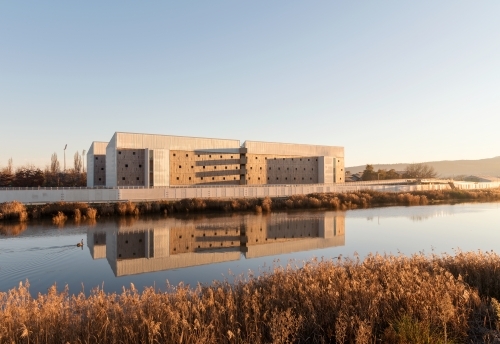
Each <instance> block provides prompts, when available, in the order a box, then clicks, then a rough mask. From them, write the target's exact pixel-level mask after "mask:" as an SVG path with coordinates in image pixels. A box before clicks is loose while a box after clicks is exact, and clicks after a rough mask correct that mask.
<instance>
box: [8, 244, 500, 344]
mask: <svg viewBox="0 0 500 344" xmlns="http://www.w3.org/2000/svg"><path fill="white" fill-rule="evenodd" d="M498 280H500V257H499V256H498V255H496V254H493V253H481V252H473V253H472V252H469V253H461V252H459V253H458V254H457V255H456V256H432V257H426V256H423V255H414V256H412V257H404V256H379V255H371V256H368V257H367V258H366V259H365V260H364V261H360V260H358V259H347V260H346V259H344V260H335V261H310V262H308V263H306V264H305V265H304V266H301V267H300V268H298V267H292V266H288V267H286V268H275V269H274V271H272V272H268V273H264V274H263V275H261V276H260V277H250V278H249V279H247V280H241V279H239V280H237V281H236V282H234V283H229V282H227V281H226V282H214V283H213V284H211V285H209V286H198V287H197V288H195V289H190V288H188V287H185V286H183V285H179V286H177V287H172V286H170V287H169V288H168V289H169V290H168V292H159V291H155V290H154V289H153V288H146V289H145V290H144V291H142V292H139V291H138V290H136V289H135V288H134V286H133V285H132V286H131V287H130V289H125V290H123V291H122V292H121V293H118V294H117V293H105V292H104V291H103V290H101V289H95V290H93V291H92V293H91V295H90V296H88V297H87V296H85V295H84V294H83V293H80V294H78V295H70V294H69V293H68V291H67V290H63V291H60V292H58V291H56V287H55V286H54V287H52V288H50V289H49V291H48V293H47V294H39V295H38V296H37V297H34V298H33V297H32V296H31V295H30V293H29V289H28V285H26V284H25V285H22V284H20V286H19V287H18V288H16V289H13V290H10V291H8V292H4V293H0V343H11V342H15V343H28V342H30V343H66V342H70V343H181V342H182V343H287V342H295V343H306V342H307V343H330V342H331V343H359V344H363V343H464V342H477V343H480V342H483V343H484V342H488V340H490V339H491V340H492V338H495V336H496V334H497V333H498V332H497V331H498V325H499V322H498V321H499V319H498V312H500V309H499V307H498V302H496V300H494V301H493V299H491V297H492V296H493V295H496V294H498V292H499V290H498V287H497V283H498ZM495 304H496V305H497V306H496V308H495Z"/></svg>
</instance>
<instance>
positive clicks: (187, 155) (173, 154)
mask: <svg viewBox="0 0 500 344" xmlns="http://www.w3.org/2000/svg"><path fill="white" fill-rule="evenodd" d="M197 155H198V158H199V157H200V154H197ZM172 156H176V155H175V153H172ZM188 157H189V154H186V158H188ZM208 157H209V158H211V157H212V155H211V154H210V155H208ZM220 158H221V159H227V157H226V158H223V157H222V155H220ZM239 158H240V157H237V158H236V159H239ZM230 159H234V158H233V155H231V158H230Z"/></svg>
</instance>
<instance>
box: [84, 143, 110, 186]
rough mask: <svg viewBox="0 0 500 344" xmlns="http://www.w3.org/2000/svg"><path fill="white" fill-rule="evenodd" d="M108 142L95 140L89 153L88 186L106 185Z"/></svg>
mask: <svg viewBox="0 0 500 344" xmlns="http://www.w3.org/2000/svg"><path fill="white" fill-rule="evenodd" d="M107 145H108V143H107V142H99V141H94V142H92V144H91V145H90V148H89V151H88V153H87V187H94V186H105V185H106V146H107Z"/></svg>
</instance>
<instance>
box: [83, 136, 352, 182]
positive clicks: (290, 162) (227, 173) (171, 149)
mask: <svg viewBox="0 0 500 344" xmlns="http://www.w3.org/2000/svg"><path fill="white" fill-rule="evenodd" d="M87 164H88V165H87V166H88V171H89V172H88V176H87V186H89V187H94V186H106V187H121V186H143V187H169V186H188V185H267V184H333V183H343V182H344V181H345V171H344V148H343V147H335V146H317V145H304V144H289V143H273V142H256V141H245V142H244V143H243V144H241V145H240V141H239V140H228V139H211V138H197V137H182V136H168V135H151V134H134V133H119V132H117V133H115V134H114V135H113V137H112V138H111V141H109V143H103V142H93V143H92V145H91V147H90V149H89V153H88V155H87ZM92 172H93V173H92Z"/></svg>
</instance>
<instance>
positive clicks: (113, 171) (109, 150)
mask: <svg viewBox="0 0 500 344" xmlns="http://www.w3.org/2000/svg"><path fill="white" fill-rule="evenodd" d="M116 148H117V134H116V133H115V134H114V135H113V137H112V138H111V140H110V141H109V143H108V145H107V146H106V186H107V187H116V186H118V184H117V182H118V180H117V166H116ZM124 148H126V147H124ZM130 148H136V147H130Z"/></svg>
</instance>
